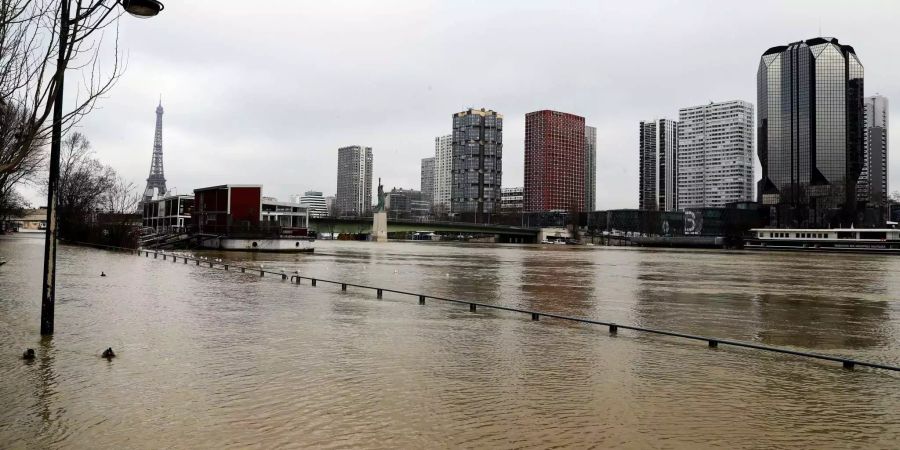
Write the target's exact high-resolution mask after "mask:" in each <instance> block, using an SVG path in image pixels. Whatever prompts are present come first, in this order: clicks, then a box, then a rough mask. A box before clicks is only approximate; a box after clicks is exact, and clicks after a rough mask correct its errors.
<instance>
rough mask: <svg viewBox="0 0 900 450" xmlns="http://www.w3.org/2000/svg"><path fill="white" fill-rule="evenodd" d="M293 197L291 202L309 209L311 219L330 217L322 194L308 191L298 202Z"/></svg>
mask: <svg viewBox="0 0 900 450" xmlns="http://www.w3.org/2000/svg"><path fill="white" fill-rule="evenodd" d="M293 197H294V196H293V195H292V196H291V199H292V200H291V202H292V203H299V204H301V205H303V206H305V207H307V209H308V210H309V216H310V217H325V216H327V215H328V206H327V205H326V204H325V197H323V196H322V192H320V191H306V192H304V193H303V196H302V197H300V198H299V199H298V200H297V201H296V202H295V201H293Z"/></svg>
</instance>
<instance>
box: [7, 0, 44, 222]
mask: <svg viewBox="0 0 900 450" xmlns="http://www.w3.org/2000/svg"><path fill="white" fill-rule="evenodd" d="M0 1H2V0H0ZM19 119H20V115H19V114H18V113H17V111H16V110H15V109H14V108H13V107H11V106H10V105H0V164H4V163H8V162H11V161H13V160H14V159H15V158H16V157H17V155H16V151H15V148H14V146H13V141H14V139H15V137H14V135H15V133H16V130H17V129H18V127H17V123H18V121H19ZM41 146H42V145H40V146H37V148H40V147H41ZM45 163H46V153H45V152H44V151H42V150H36V151H32V152H30V153H29V154H28V155H26V157H25V158H24V159H22V160H21V161H20V163H19V166H18V167H17V168H16V169H15V170H12V171H7V172H0V205H4V206H0V214H2V211H3V208H5V207H9V206H10V205H15V204H18V203H21V202H19V201H18V200H19V199H18V195H17V194H16V193H15V188H16V186H18V185H21V184H31V183H35V182H37V181H38V178H39V175H40V174H42V173H43V169H44V165H45Z"/></svg>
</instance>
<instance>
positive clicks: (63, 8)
mask: <svg viewBox="0 0 900 450" xmlns="http://www.w3.org/2000/svg"><path fill="white" fill-rule="evenodd" d="M69 3H70V0H62V1H61V2H60V7H59V55H58V59H57V62H56V64H57V66H56V75H55V77H56V83H57V88H56V97H55V98H54V99H53V129H52V131H51V134H50V140H51V141H50V179H49V181H48V183H47V236H46V238H45V241H44V273H43V284H42V286H41V290H42V292H41V335H44V336H48V335H52V334H53V310H54V307H55V306H56V234H57V222H56V209H57V208H56V207H57V201H58V194H59V159H60V156H59V155H60V146H61V145H62V117H63V115H62V109H63V87H64V84H65V83H64V79H65V72H66V63H67V60H66V51H67V47H68V41H69V26H70V25H73V24H77V23H78V22H79V21H80V20H83V19H85V18H87V17H89V16H90V15H91V14H93V13H94V12H95V11H96V10H97V9H98V8H100V7H104V8H106V12H105V13H104V17H106V15H108V14H109V13H110V12H112V11H113V9H114V8H115V6H116V5H121V6H122V8H124V9H125V11H126V12H128V13H129V14H131V15H133V16H136V17H153V16H155V15H157V14H159V12H160V11H162V10H163V4H162V3H160V2H159V1H157V0H115V1H114V2H113V5H112V6H107V5H106V4H105V3H106V0H99V1H97V3H95V4H93V5H91V6H90V7H88V8H85V9H84V12H83V13H81V14H79V15H78V16H76V17H69V9H70V8H69ZM102 21H103V19H101V20H100V21H98V22H97V23H98V24H99V23H101V22H102Z"/></svg>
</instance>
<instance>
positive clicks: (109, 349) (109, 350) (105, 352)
mask: <svg viewBox="0 0 900 450" xmlns="http://www.w3.org/2000/svg"><path fill="white" fill-rule="evenodd" d="M101 356H102V357H104V358H106V359H112V358H115V357H116V354H115V352H113V349H112V347H107V349H106V350H103V354H102V355H101Z"/></svg>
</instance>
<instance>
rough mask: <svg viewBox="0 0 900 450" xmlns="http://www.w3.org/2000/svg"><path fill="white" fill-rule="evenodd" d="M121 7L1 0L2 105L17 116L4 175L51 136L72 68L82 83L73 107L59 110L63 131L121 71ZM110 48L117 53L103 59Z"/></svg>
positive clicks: (88, 1)
mask: <svg viewBox="0 0 900 450" xmlns="http://www.w3.org/2000/svg"><path fill="white" fill-rule="evenodd" d="M63 11H66V12H69V17H70V19H71V20H70V23H69V24H68V26H67V28H66V30H67V38H66V39H65V42H66V43H67V45H66V51H65V53H64V54H62V55H60V54H59V36H60V35H59V30H60V16H61V13H62V12H63ZM117 11H118V9H117V8H116V2H115V1H111V0H0V107H2V108H9V109H10V110H11V111H14V112H15V114H16V116H17V119H16V120H15V121H14V124H15V128H14V129H12V130H11V132H10V136H11V141H10V144H9V149H8V150H7V153H8V154H7V155H6V157H5V158H4V159H2V160H0V174H2V173H7V172H12V171H15V170H17V169H18V168H19V167H20V166H21V165H22V164H23V163H24V161H26V160H27V159H28V158H29V156H31V155H32V154H33V153H34V152H37V151H39V149H40V147H41V143H42V142H44V141H46V140H47V139H48V138H49V135H50V131H51V128H52V126H51V125H52V123H51V122H52V121H51V120H49V118H50V114H51V113H52V111H53V105H54V101H55V100H56V98H57V96H58V95H59V92H60V90H61V84H62V83H61V80H62V79H63V75H64V73H65V71H66V69H67V68H68V69H70V70H71V71H74V72H76V74H79V75H80V80H79V81H80V83H79V87H78V93H77V95H76V99H75V101H74V102H70V103H72V105H73V106H72V108H71V110H68V111H63V113H62V125H63V131H64V133H65V132H66V131H68V130H69V129H71V128H72V127H73V126H74V125H75V124H77V123H78V121H79V120H80V119H81V118H83V117H84V116H85V115H86V114H88V113H90V112H91V110H92V109H93V108H94V106H95V103H96V101H97V99H99V98H100V97H102V96H103V95H104V94H106V93H107V92H109V90H110V88H112V86H113V84H115V82H116V80H118V78H119V77H120V76H121V74H122V71H123V70H124V64H123V62H122V61H120V58H119V48H118V26H117V20H118V17H119V16H120V14H121V13H119V12H117ZM110 25H113V26H112V27H111V28H112V29H113V33H112V36H113V39H112V42H111V43H108V42H104V34H105V29H106V28H108V27H110ZM98 31H99V33H98ZM110 45H111V46H112V48H111V49H110V48H109V47H110ZM107 51H111V53H112V55H113V57H112V58H110V59H109V60H107V61H105V62H104V64H101V58H100V55H101V54H104V53H105V52H107Z"/></svg>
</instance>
